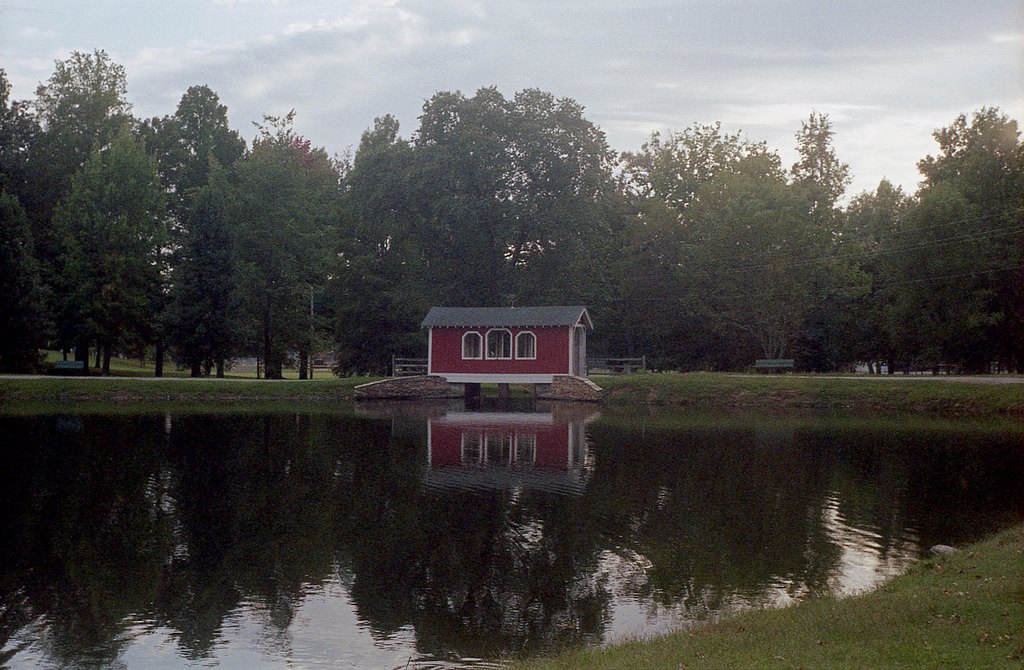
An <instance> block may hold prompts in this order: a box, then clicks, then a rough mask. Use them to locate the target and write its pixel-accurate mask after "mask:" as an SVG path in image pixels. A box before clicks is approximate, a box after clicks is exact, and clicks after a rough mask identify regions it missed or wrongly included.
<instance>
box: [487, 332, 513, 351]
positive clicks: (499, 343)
mask: <svg viewBox="0 0 1024 670" xmlns="http://www.w3.org/2000/svg"><path fill="white" fill-rule="evenodd" d="M487 358H512V331H510V330H505V329H504V328H495V329H494V330H488V331H487Z"/></svg>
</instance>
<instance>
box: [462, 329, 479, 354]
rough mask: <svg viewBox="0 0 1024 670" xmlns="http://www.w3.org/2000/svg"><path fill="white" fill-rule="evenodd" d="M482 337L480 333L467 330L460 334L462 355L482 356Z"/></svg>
mask: <svg viewBox="0 0 1024 670" xmlns="http://www.w3.org/2000/svg"><path fill="white" fill-rule="evenodd" d="M482 345H483V338H482V337H480V333H474V332H468V333H466V334H464V335H463V336H462V357H463V358H483V357H484V352H483V346H482Z"/></svg>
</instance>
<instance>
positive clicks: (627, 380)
mask: <svg viewBox="0 0 1024 670" xmlns="http://www.w3.org/2000/svg"><path fill="white" fill-rule="evenodd" d="M594 380H595V381H596V382H597V383H598V384H599V385H601V386H602V387H603V388H604V389H605V390H606V396H605V400H604V404H605V405H606V406H607V407H608V408H609V409H611V410H614V409H615V408H619V407H622V408H626V407H635V406H638V405H640V406H647V405H650V406H663V407H681V408H687V409H693V410H715V411H718V410H761V411H770V412H778V411H798V410H835V411H841V412H844V413H851V412H852V413H857V412H864V413H876V412H882V411H891V412H901V413H907V412H909V413H927V414H931V413H941V414H946V415H951V416H959V415H964V416H969V415H1007V416H1024V383H999V382H1006V381H1008V380H1007V379H1005V378H1004V379H999V378H989V379H982V380H974V381H964V380H958V379H957V378H939V379H936V378H920V377H911V378H902V377H895V378H872V377H833V376H814V377H798V376H792V375H783V376H768V375H728V374H712V373H690V374H672V373H665V374H635V375H623V376H618V377H610V376H601V377H595V378H594ZM367 381H372V379H370V378H366V377H351V378H344V379H338V378H336V377H333V376H330V377H327V376H325V377H322V378H316V379H313V380H308V381H300V380H296V379H286V380H282V381H268V380H257V379H251V378H250V379H244V378H229V379H211V378H200V379H190V378H164V379H151V378H138V377H115V376H111V377H42V378H31V379H29V378H14V377H0V402H3V401H7V402H10V401H14V402H18V401H27V400H32V401H57V402H67V401H82V400H88V401H96V402H107V401H109V402H116V403H124V402H131V401H137V402H138V401H141V402H156V401H180V402H202V401H209V400H212V401H236V402H249V403H251V402H260V401H275V400H293V401H315V402H321V401H325V400H348V399H351V398H352V397H353V389H354V388H355V386H357V385H358V384H362V383H364V382H367ZM488 394H489V395H495V394H496V392H495V391H494V390H493V389H491V390H489V391H488Z"/></svg>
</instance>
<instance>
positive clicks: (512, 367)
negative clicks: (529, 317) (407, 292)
mask: <svg viewBox="0 0 1024 670" xmlns="http://www.w3.org/2000/svg"><path fill="white" fill-rule="evenodd" d="M488 330H489V329H488V328H432V329H431V334H430V348H431V350H430V366H431V367H430V372H431V373H432V374H440V375H444V374H446V373H462V374H550V375H565V374H569V331H570V330H571V329H570V328H565V327H558V328H555V327H545V328H505V330H508V331H511V333H512V350H513V358H511V359H488V358H486V357H485V358H482V359H470V360H463V358H462V336H463V334H464V333H466V332H469V331H474V332H477V333H480V336H481V338H483V344H482V346H483V351H484V353H485V354H486V351H487V341H486V338H487V331H488ZM527 331H528V332H531V333H533V334H534V335H535V336H536V338H537V347H536V354H537V356H536V358H533V359H517V358H515V357H514V353H515V350H516V347H515V340H516V335H517V334H518V333H521V332H527Z"/></svg>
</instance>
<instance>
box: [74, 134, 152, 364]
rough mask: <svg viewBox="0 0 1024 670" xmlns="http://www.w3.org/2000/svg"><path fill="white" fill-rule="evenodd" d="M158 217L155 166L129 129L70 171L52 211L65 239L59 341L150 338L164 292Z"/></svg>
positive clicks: (130, 341)
mask: <svg viewBox="0 0 1024 670" xmlns="http://www.w3.org/2000/svg"><path fill="white" fill-rule="evenodd" d="M163 216H164V200H163V193H162V191H161V190H160V182H159V177H158V175H157V170H156V164H155V162H154V161H153V160H152V159H151V158H150V157H149V156H147V155H146V153H145V152H144V151H143V148H142V146H141V144H140V143H139V142H138V141H137V140H136V139H135V138H134V137H133V136H132V135H131V134H130V133H129V132H128V130H127V129H125V130H123V131H122V133H121V134H120V135H118V137H117V138H115V139H114V141H113V142H112V144H111V145H110V146H109V147H106V148H104V149H101V150H97V151H94V152H93V154H92V156H91V157H90V158H89V160H88V161H86V163H85V165H84V166H83V167H82V169H81V170H80V171H78V172H77V173H76V174H75V176H74V178H73V179H72V188H71V192H70V193H69V195H68V197H67V198H66V199H65V200H64V201H62V202H61V204H60V207H59V208H58V211H57V213H56V215H55V220H56V222H57V225H58V227H59V229H60V230H61V232H62V236H63V239H64V240H65V242H66V245H67V246H66V250H65V253H64V255H63V256H62V272H61V281H60V282H59V283H58V284H57V285H56V287H55V291H56V293H57V295H56V296H55V297H56V299H57V301H58V304H59V305H60V322H59V327H60V335H61V339H62V341H63V342H65V343H68V344H70V343H71V342H72V341H74V340H76V339H80V338H85V339H92V338H96V339H98V340H99V341H101V342H103V343H105V344H107V345H111V344H113V343H115V342H116V343H118V344H120V345H122V346H133V345H137V344H138V343H140V342H146V341H148V340H149V335H150V329H151V327H152V324H153V317H154V313H155V310H156V306H157V303H158V300H159V297H160V295H161V292H162V273H163V256H162V245H163V244H164V242H165V240H166V230H165V225H164V218H163Z"/></svg>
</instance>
